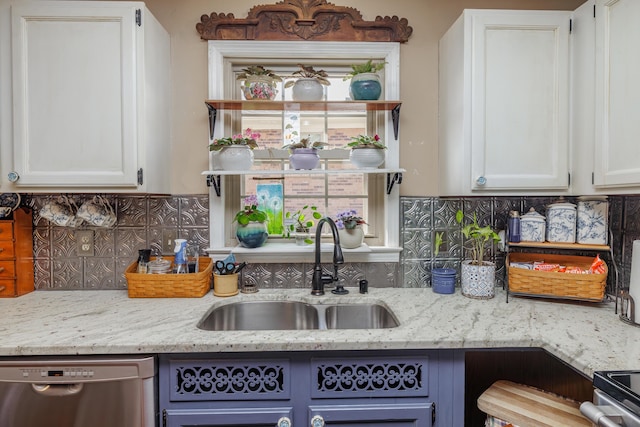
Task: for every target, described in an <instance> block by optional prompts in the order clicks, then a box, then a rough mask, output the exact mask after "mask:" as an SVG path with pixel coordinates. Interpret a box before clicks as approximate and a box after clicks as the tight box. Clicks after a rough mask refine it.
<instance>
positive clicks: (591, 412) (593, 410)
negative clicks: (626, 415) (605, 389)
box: [580, 402, 623, 427]
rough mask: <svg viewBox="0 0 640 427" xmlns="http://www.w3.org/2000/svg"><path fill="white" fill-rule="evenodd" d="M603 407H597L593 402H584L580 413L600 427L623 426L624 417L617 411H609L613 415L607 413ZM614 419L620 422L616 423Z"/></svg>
mask: <svg viewBox="0 0 640 427" xmlns="http://www.w3.org/2000/svg"><path fill="white" fill-rule="evenodd" d="M603 409H604V407H603V406H596V405H594V404H593V403H591V402H582V404H581V405H580V413H582V415H584V416H585V417H587V418H588V419H589V421H591V422H593V423H594V424H595V425H597V426H600V427H620V426H622V425H623V424H621V422H622V415H621V414H618V413H616V412H615V411H607V412H611V413H605V411H603ZM614 419H616V420H618V421H614Z"/></svg>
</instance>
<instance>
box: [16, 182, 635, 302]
mask: <svg viewBox="0 0 640 427" xmlns="http://www.w3.org/2000/svg"><path fill="white" fill-rule="evenodd" d="M104 196H105V197H106V198H107V199H108V200H109V202H110V203H111V204H112V206H114V208H115V212H116V215H117V218H118V221H117V223H116V225H115V226H114V227H112V228H107V229H101V228H98V227H91V228H90V229H92V230H93V231H94V241H95V253H94V256H93V257H82V256H79V255H78V253H77V242H76V237H75V231H76V230H75V229H73V228H68V227H58V226H54V225H52V224H51V223H49V222H48V221H47V220H45V219H43V218H40V217H39V216H38V215H37V213H38V212H39V210H40V208H41V207H42V206H43V205H44V204H45V203H47V202H48V201H50V200H52V199H54V198H57V195H23V200H25V202H26V203H28V204H29V205H30V206H32V207H33V208H34V213H35V215H34V226H35V227H34V256H35V284H36V289H39V290H56V289H65V290H66V289H126V280H125V278H124V270H125V269H126V268H127V266H128V265H129V264H130V263H131V262H133V261H135V259H136V258H137V253H138V249H142V248H152V249H153V250H154V251H159V250H160V248H161V244H160V242H161V240H162V238H163V234H164V233H165V232H167V231H171V232H174V233H175V234H176V236H177V237H180V238H186V239H188V240H189V243H190V244H192V245H193V244H197V245H199V246H200V247H201V248H205V247H208V244H209V197H208V195H187V196H148V195H147V196H144V195H120V194H107V195H104ZM92 197H93V194H74V195H73V198H74V199H75V200H76V203H77V204H81V203H82V202H83V201H85V200H89V199H90V198H92ZM555 199H556V198H555V197H468V198H447V199H441V198H437V197H402V198H401V199H400V224H398V227H400V246H401V247H402V248H403V250H402V252H401V255H400V260H401V262H400V263H346V264H344V265H342V266H341V267H340V274H339V276H340V280H341V282H342V283H343V284H344V285H345V286H357V283H358V281H359V280H360V279H364V278H366V279H368V280H369V286H370V287H409V288H413V287H418V288H425V287H429V286H430V283H431V273H430V272H431V269H432V268H433V267H451V268H455V269H459V268H460V261H462V260H463V259H464V258H465V254H464V250H463V247H462V243H463V236H462V235H461V233H460V228H459V226H458V224H456V223H455V220H454V217H455V212H456V211H457V210H458V209H463V211H464V212H465V214H467V215H469V214H472V213H473V212H475V213H476V215H477V216H478V221H480V222H481V223H488V224H492V225H493V226H494V227H495V228H496V229H504V228H505V224H506V220H507V213H508V212H509V210H512V209H515V210H518V211H520V212H526V211H527V210H528V209H529V208H530V207H534V208H536V209H537V210H538V212H541V213H544V208H545V206H546V205H547V204H549V203H551V202H552V201H554V200H555ZM609 200H610V206H611V207H610V224H611V227H610V228H611V231H612V233H613V247H614V252H615V254H616V260H617V262H618V265H619V266H621V267H620V273H621V274H620V283H621V284H622V285H623V286H624V285H625V284H627V285H628V282H629V272H630V265H631V248H632V245H633V240H637V239H640V215H638V212H640V196H624V197H623V196H614V197H610V198H609ZM441 231H445V232H446V237H447V241H446V248H444V249H443V250H441V251H440V253H439V254H438V255H437V256H435V255H434V252H433V240H434V237H435V233H436V232H441ZM489 259H490V260H492V261H495V262H496V263H497V264H498V269H497V275H496V276H497V278H498V280H499V283H498V285H501V280H502V278H503V277H504V259H505V256H504V254H503V253H501V252H499V251H497V250H496V248H492V250H491V251H490V254H489ZM312 270H313V265H312V264H293V263H274V264H271V263H269V264H259V263H256V264H251V265H249V266H248V267H247V268H246V269H245V274H244V280H245V281H247V282H248V283H252V284H256V285H257V286H258V288H285V287H286V288H305V287H308V286H310V283H311V273H312Z"/></svg>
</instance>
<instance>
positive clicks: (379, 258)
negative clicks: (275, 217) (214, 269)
mask: <svg viewBox="0 0 640 427" xmlns="http://www.w3.org/2000/svg"><path fill="white" fill-rule="evenodd" d="M401 251H402V248H399V247H388V246H369V245H367V244H363V245H362V246H361V247H359V248H356V249H344V248H343V249H342V252H343V254H344V261H345V262H400V252H401ZM320 252H321V255H322V262H325V263H326V262H330V261H331V256H332V255H333V243H322V244H321V245H320ZM207 253H208V254H209V255H210V256H212V257H213V258H215V259H219V258H224V257H226V256H227V255H229V254H230V253H233V254H234V255H235V257H236V260H237V261H239V262H242V261H246V262H254V263H313V262H315V244H314V245H305V246H298V245H296V244H295V243H267V244H265V245H264V246H262V247H259V248H255V249H248V248H243V247H241V246H234V247H224V248H209V249H207Z"/></svg>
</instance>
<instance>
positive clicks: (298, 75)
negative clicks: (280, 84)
mask: <svg viewBox="0 0 640 427" xmlns="http://www.w3.org/2000/svg"><path fill="white" fill-rule="evenodd" d="M298 67H300V69H299V70H298V71H294V72H293V73H291V76H292V78H294V79H295V80H289V81H288V82H286V83H285V85H284V87H285V88H288V87H293V89H292V92H291V96H292V98H293V100H294V101H320V100H322V97H323V96H324V87H323V86H329V85H330V84H331V82H330V81H329V80H328V79H327V77H329V75H328V74H327V72H326V71H324V70H319V71H316V70H315V69H314V68H313V67H312V66H310V65H309V66H307V65H303V64H298Z"/></svg>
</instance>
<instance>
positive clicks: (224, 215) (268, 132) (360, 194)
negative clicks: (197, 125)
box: [209, 41, 399, 261]
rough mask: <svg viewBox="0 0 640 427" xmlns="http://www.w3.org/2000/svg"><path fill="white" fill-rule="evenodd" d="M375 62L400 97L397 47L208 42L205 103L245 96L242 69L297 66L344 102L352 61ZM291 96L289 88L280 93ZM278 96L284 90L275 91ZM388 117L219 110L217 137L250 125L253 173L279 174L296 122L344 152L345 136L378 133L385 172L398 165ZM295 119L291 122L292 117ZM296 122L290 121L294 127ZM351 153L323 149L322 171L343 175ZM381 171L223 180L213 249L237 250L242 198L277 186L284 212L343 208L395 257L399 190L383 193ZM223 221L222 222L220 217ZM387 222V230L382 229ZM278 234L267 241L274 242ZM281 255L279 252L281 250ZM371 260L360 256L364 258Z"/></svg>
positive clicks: (390, 93) (214, 205)
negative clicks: (325, 80)
mask: <svg viewBox="0 0 640 427" xmlns="http://www.w3.org/2000/svg"><path fill="white" fill-rule="evenodd" d="M370 58H374V59H380V60H384V61H385V62H387V65H386V67H385V76H384V77H385V78H384V84H383V86H384V87H385V93H386V95H385V98H386V99H398V93H399V84H398V65H399V47H398V45H397V44H396V43H334V42H252V43H249V42H237V41H210V42H209V69H210V70H209V71H210V73H209V82H210V90H209V98H210V99H242V97H241V94H240V93H239V92H240V90H239V85H238V84H237V82H236V79H235V75H236V73H237V72H238V71H239V70H240V69H241V68H243V66H245V65H247V64H261V65H264V66H265V67H267V68H269V69H272V70H274V71H276V72H277V73H278V74H279V75H290V74H291V72H292V71H295V70H296V69H297V66H296V64H298V63H304V64H308V65H313V66H314V67H315V68H316V69H320V68H321V69H324V70H325V71H327V72H329V74H330V80H331V86H328V87H327V99H329V100H338V99H344V96H345V94H346V93H348V83H349V82H344V81H343V79H342V77H343V76H344V75H345V74H346V73H347V72H348V71H349V69H350V67H349V65H350V64H351V63H354V62H360V61H365V60H367V59H370ZM284 94H286V95H285V96H287V97H288V96H290V91H289V90H287V91H286V92H284ZM279 96H280V97H281V98H280V99H281V100H282V99H285V98H282V96H283V91H282V89H281V88H280V91H279ZM389 114H390V113H389V112H373V113H371V112H370V113H367V112H364V111H363V112H355V113H354V112H320V113H319V112H314V113H304V112H300V113H299V114H297V112H296V114H291V113H290V112H286V111H285V112H275V111H233V112H231V111H224V112H222V114H220V113H219V119H218V123H217V125H216V135H215V137H219V136H222V135H224V134H229V133H237V132H239V131H241V130H242V129H246V128H247V127H250V128H252V129H254V130H257V131H259V132H260V133H261V138H260V140H259V143H260V145H261V148H269V150H256V151H254V155H255V156H256V163H255V166H254V168H267V169H281V168H287V167H288V152H287V151H286V150H282V149H281V147H282V146H283V144H284V140H285V135H284V134H283V132H284V130H285V127H286V125H287V124H291V123H293V125H294V126H295V128H294V129H295V130H297V131H298V132H299V133H300V135H301V136H302V137H305V136H307V135H308V136H311V137H312V138H317V139H319V140H323V141H328V142H329V143H330V144H331V145H332V148H341V147H343V146H344V145H345V144H346V142H348V140H349V138H350V137H351V136H353V135H357V134H360V133H363V134H364V133H367V134H373V133H379V134H380V135H382V137H383V138H384V140H385V142H386V143H387V146H388V147H389V150H388V153H387V161H386V165H387V167H388V168H389V167H391V168H393V167H395V168H397V167H398V145H399V144H398V141H397V140H395V138H394V135H393V130H392V126H390V125H389V124H388V123H390V120H389V119H388V115H389ZM294 116H295V117H294ZM292 120H293V122H292ZM296 121H297V123H296ZM348 156H349V151H348V150H346V149H332V150H324V151H322V152H321V158H322V167H323V168H325V169H332V170H340V169H353V168H352V167H351V165H350V164H349V162H348ZM385 178H386V176H385V175H384V174H340V173H338V174H327V175H295V176H292V175H286V178H284V179H277V180H275V181H274V180H272V179H270V180H265V179H264V177H263V176H261V177H256V176H252V175H246V176H242V177H236V176H234V177H230V176H224V177H222V179H223V181H224V185H223V192H222V194H221V196H220V197H218V196H216V195H215V193H213V192H212V195H211V223H210V224H211V225H210V226H211V246H212V249H213V250H214V251H215V250H220V251H221V252H224V251H227V252H228V250H229V248H230V247H231V246H233V245H235V242H234V239H233V229H232V227H231V219H232V218H233V214H234V213H235V211H237V210H238V209H239V207H240V204H241V197H242V196H243V195H244V194H255V188H256V185H257V184H258V183H264V182H282V183H283V187H284V196H285V199H284V200H285V212H286V211H292V210H295V209H297V208H299V207H302V206H303V205H305V204H313V205H316V206H318V209H319V210H320V211H321V212H322V213H324V214H327V215H330V216H334V215H335V214H336V213H337V212H339V211H340V210H343V209H347V208H355V209H357V210H358V212H361V213H363V215H364V216H365V218H366V219H367V222H368V223H369V226H368V227H367V228H368V229H367V241H366V243H367V244H368V245H369V246H370V247H372V248H373V251H374V252H375V251H377V252H386V251H385V248H386V249H389V248H393V249H391V250H389V252H391V253H392V254H395V255H391V258H390V259H387V258H384V257H382V258H384V259H381V260H385V261H386V260H389V261H394V260H395V261H397V259H398V252H399V250H398V248H397V246H398V235H397V233H398V222H397V221H398V215H399V213H398V200H399V196H398V194H397V193H398V190H397V189H396V190H395V191H393V192H392V193H391V194H390V195H385ZM225 219H226V220H225ZM387 224H391V226H390V227H389V226H387ZM278 240H282V239H278V237H277V236H275V235H274V236H270V243H276V242H277V241H278ZM280 250H282V249H280ZM369 258H371V257H364V260H369Z"/></svg>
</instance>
